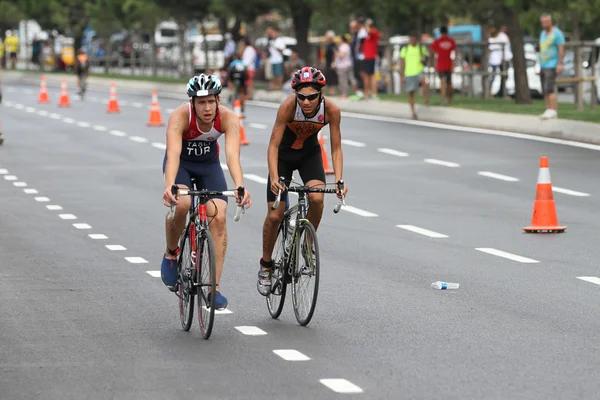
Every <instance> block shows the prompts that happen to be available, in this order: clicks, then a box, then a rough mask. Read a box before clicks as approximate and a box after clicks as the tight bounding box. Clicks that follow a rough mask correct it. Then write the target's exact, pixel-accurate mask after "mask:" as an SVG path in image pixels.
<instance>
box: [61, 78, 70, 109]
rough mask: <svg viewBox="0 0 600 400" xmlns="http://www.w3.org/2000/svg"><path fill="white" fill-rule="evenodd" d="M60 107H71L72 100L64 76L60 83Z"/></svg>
mask: <svg viewBox="0 0 600 400" xmlns="http://www.w3.org/2000/svg"><path fill="white" fill-rule="evenodd" d="M58 106H59V107H71V101H70V100H69V92H68V90H67V80H66V79H65V78H62V82H61V84H60V100H59V101H58Z"/></svg>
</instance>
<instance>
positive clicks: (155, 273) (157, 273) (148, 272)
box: [146, 271, 160, 278]
mask: <svg viewBox="0 0 600 400" xmlns="http://www.w3.org/2000/svg"><path fill="white" fill-rule="evenodd" d="M146 273H147V274H148V275H150V276H151V277H153V278H160V271H146Z"/></svg>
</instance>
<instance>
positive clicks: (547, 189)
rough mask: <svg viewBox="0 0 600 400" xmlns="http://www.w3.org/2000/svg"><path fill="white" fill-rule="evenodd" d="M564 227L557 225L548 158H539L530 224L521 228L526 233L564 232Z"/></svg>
mask: <svg viewBox="0 0 600 400" xmlns="http://www.w3.org/2000/svg"><path fill="white" fill-rule="evenodd" d="M565 229H567V227H566V226H558V218H557V216H556V206H555V204H554V196H553V194H552V182H550V169H549V167H548V158H547V157H542V158H541V159H540V172H539V174H538V181H537V188H536V194H535V203H534V205H533V217H532V218H531V226H527V227H525V228H523V230H524V231H525V232H527V233H541V232H545V233H555V232H558V233H560V232H564V231H565Z"/></svg>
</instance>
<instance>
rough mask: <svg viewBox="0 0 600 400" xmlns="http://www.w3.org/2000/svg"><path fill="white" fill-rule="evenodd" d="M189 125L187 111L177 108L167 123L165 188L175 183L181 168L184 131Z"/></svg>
mask: <svg viewBox="0 0 600 400" xmlns="http://www.w3.org/2000/svg"><path fill="white" fill-rule="evenodd" d="M187 127H188V116H187V113H184V112H182V111H181V110H179V109H178V110H175V111H173V112H172V113H171V115H170V116H169V122H168V124H167V150H166V151H167V163H166V165H165V188H170V187H171V186H172V185H174V184H175V178H176V177H177V171H178V170H179V157H180V156H181V146H182V144H183V131H184V130H186V129H187Z"/></svg>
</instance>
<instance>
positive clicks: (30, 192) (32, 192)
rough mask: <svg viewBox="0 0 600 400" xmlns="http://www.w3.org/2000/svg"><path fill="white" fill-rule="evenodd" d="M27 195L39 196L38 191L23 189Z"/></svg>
mask: <svg viewBox="0 0 600 400" xmlns="http://www.w3.org/2000/svg"><path fill="white" fill-rule="evenodd" d="M23 191H24V192H25V193H26V194H37V193H38V191H37V190H35V189H32V188H27V189H23Z"/></svg>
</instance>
